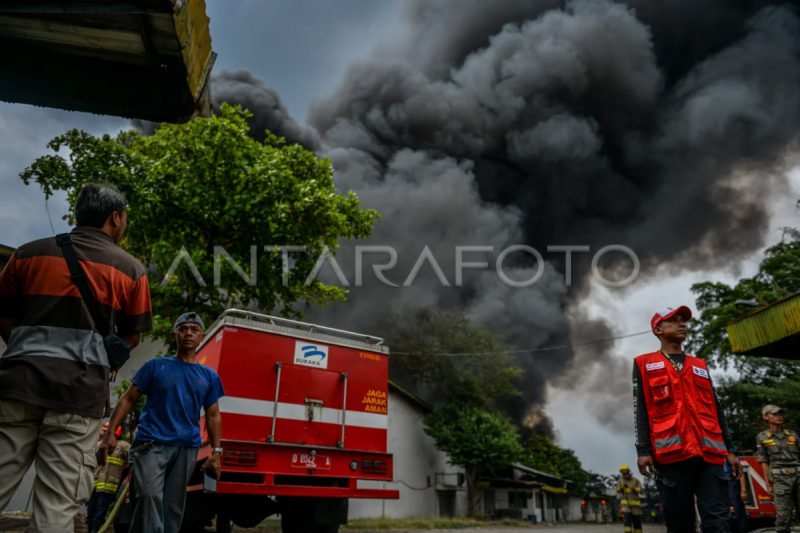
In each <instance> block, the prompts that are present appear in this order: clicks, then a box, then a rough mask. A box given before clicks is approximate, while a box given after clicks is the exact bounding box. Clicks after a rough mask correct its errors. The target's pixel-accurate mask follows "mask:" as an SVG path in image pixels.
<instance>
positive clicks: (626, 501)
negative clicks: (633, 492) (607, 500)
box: [622, 500, 642, 507]
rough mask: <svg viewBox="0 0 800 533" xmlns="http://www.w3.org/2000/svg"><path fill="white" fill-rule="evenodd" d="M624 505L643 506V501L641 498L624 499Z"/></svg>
mask: <svg viewBox="0 0 800 533" xmlns="http://www.w3.org/2000/svg"><path fill="white" fill-rule="evenodd" d="M622 505H632V506H633V507H636V506H637V505H638V506H641V505H642V502H641V501H640V500H622Z"/></svg>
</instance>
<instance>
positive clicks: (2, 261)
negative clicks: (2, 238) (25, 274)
mask: <svg viewBox="0 0 800 533" xmlns="http://www.w3.org/2000/svg"><path fill="white" fill-rule="evenodd" d="M13 254H14V248H12V247H10V246H5V245H3V244H0V271H2V270H3V267H5V266H6V263H8V260H9V259H11V256H12V255H13Z"/></svg>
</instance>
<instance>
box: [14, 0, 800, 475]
mask: <svg viewBox="0 0 800 533" xmlns="http://www.w3.org/2000/svg"><path fill="white" fill-rule="evenodd" d="M207 4H208V12H209V16H210V17H211V21H212V22H211V24H212V26H211V30H212V37H213V47H214V50H215V51H216V52H217V53H218V59H217V63H216V65H215V67H214V68H215V72H220V71H222V70H225V69H231V70H233V69H248V70H251V71H252V72H253V73H254V75H255V76H257V77H259V78H261V79H262V80H264V81H265V83H266V84H267V85H269V86H271V87H274V88H275V89H276V90H277V91H278V92H279V94H280V95H281V97H282V99H283V101H284V103H285V104H286V105H287V106H288V108H289V111H290V113H291V114H292V116H293V117H294V118H295V119H296V120H297V121H298V122H301V123H302V122H304V121H305V119H306V115H307V113H308V109H309V106H310V105H311V104H312V103H313V102H315V101H316V100H319V99H322V98H324V97H326V96H327V95H329V94H330V93H331V92H332V91H333V90H334V88H335V87H336V86H337V85H338V84H339V82H340V81H341V79H342V77H343V75H344V71H345V70H346V68H347V67H348V66H349V65H351V64H352V63H353V62H354V61H357V60H358V59H359V58H362V57H364V56H366V55H367V54H368V53H369V52H370V51H371V50H372V49H373V47H374V46H375V45H376V44H378V43H380V42H383V41H384V39H385V38H386V36H387V35H390V34H391V32H392V31H394V30H395V24H396V20H397V17H398V12H399V9H400V5H399V3H398V2H393V1H389V0H383V1H380V2H375V1H370V0H346V1H339V2H312V1H310V0H295V1H293V2H261V1H255V0H252V1H246V0H238V1H237V2H229V1H223V0H207ZM129 127H130V126H129V123H128V121H126V120H123V119H119V118H114V117H103V116H95V115H88V114H83V113H74V112H67V111H59V110H52V109H44V108H37V107H32V106H26V105H19V104H6V103H0V243H2V244H5V245H9V246H19V245H21V244H23V243H25V242H27V241H30V240H33V239H36V238H41V237H45V236H48V235H52V234H53V233H54V232H55V233H59V232H63V231H67V230H68V229H69V228H68V226H67V224H66V222H64V221H63V220H62V216H63V215H64V214H65V213H66V211H67V206H66V202H65V199H64V196H63V195H60V194H59V195H57V196H56V197H54V198H52V199H51V200H50V202H49V203H48V204H47V205H46V204H45V201H44V196H43V194H42V193H41V191H40V190H39V189H38V187H37V186H36V185H35V184H34V185H30V186H25V185H24V184H23V183H22V181H21V180H20V178H19V173H20V172H22V171H23V170H24V169H25V168H26V166H28V165H30V164H31V163H32V162H33V161H34V159H35V158H36V157H38V156H40V155H42V154H45V153H47V148H46V144H47V142H48V141H49V140H50V139H52V138H53V137H54V136H56V135H58V134H61V133H63V132H65V131H67V130H69V129H72V128H78V129H84V130H87V131H88V132H90V133H92V134H103V133H115V132H117V131H119V130H121V129H126V128H129ZM790 183H791V186H792V191H791V194H782V195H780V196H776V198H775V199H774V201H773V205H774V212H773V213H772V215H773V219H772V221H771V223H770V232H769V236H768V242H766V243H765V246H766V245H769V244H772V243H774V242H777V241H778V240H779V239H780V237H781V233H780V228H781V227H783V226H787V225H796V224H797V217H798V213H797V211H796V208H795V203H796V200H797V199H798V198H800V171H795V172H794V173H793V174H792V176H791V178H790ZM48 210H49V213H50V215H49V216H48ZM51 225H52V226H51ZM760 253H761V252H759V253H757V254H753V255H752V256H751V257H749V258H746V259H745V260H743V261H742V262H741V263H738V264H731V265H729V267H728V269H726V270H717V271H710V272H699V273H692V274H682V275H677V276H676V275H670V274H667V273H663V272H662V273H654V272H648V273H646V277H647V281H644V282H639V283H637V284H635V286H634V288H632V289H628V290H626V291H620V290H609V289H605V288H603V287H601V286H599V285H595V286H593V288H592V291H591V293H590V295H589V296H588V297H587V298H586V299H585V301H583V302H581V304H580V306H581V307H583V308H584V309H585V310H586V311H587V312H589V313H590V314H591V315H594V316H604V317H607V318H610V319H611V322H612V324H613V325H614V327H615V329H616V331H617V332H618V333H619V334H620V335H624V334H629V333H636V332H640V331H643V330H646V329H648V324H649V320H650V317H651V316H652V314H653V313H654V311H655V310H656V309H659V308H662V307H664V306H672V307H677V306H679V305H688V306H689V307H691V308H692V309H695V306H694V299H693V297H692V294H691V291H690V287H691V285H692V284H693V283H696V282H699V281H705V280H716V281H723V282H727V283H733V282H735V280H736V279H738V278H739V277H742V276H749V275H752V274H753V273H754V272H755V269H756V268H757V265H758V262H759V258H760ZM353 329H357V327H354V328H353ZM585 340H592V339H586V338H584V337H582V336H581V332H580V331H575V332H574V333H573V341H574V342H581V341H585ZM655 348H656V344H655V343H654V339H653V338H652V337H651V336H649V335H644V336H638V337H633V338H630V339H625V340H622V341H619V342H618V343H617V344H616V345H615V353H616V354H617V355H616V357H619V358H621V359H624V360H629V361H632V359H633V357H635V356H636V355H639V354H641V353H646V352H649V351H653V350H654V349H655ZM712 376H713V377H714V378H715V379H720V378H721V377H722V376H723V374H722V373H720V372H716V371H715V372H712ZM594 399H595V398H593V396H592V395H588V394H582V393H581V391H580V390H578V391H577V393H576V391H574V390H571V389H569V388H552V389H551V390H550V391H549V403H548V405H547V413H548V414H549V416H550V417H551V418H552V419H553V422H554V425H555V428H556V430H557V433H558V438H559V443H560V444H561V445H562V446H565V447H567V448H571V449H574V450H575V451H576V452H577V454H578V457H579V458H580V459H581V460H582V462H583V464H584V466H585V467H586V468H588V469H590V470H592V471H595V472H600V473H605V474H608V473H613V472H616V471H617V470H618V468H619V466H620V465H621V464H631V465H632V464H635V461H636V457H635V453H634V448H633V427H632V408H631V405H630V404H629V403H628V404H625V405H620V406H619V414H618V416H619V417H628V419H630V420H631V424H628V427H629V428H630V430H629V431H624V432H612V431H610V430H609V429H608V428H607V426H603V425H601V424H600V423H599V422H598V420H597V418H596V417H595V416H594V415H593V414H592V411H591V404H592V402H593V401H594Z"/></svg>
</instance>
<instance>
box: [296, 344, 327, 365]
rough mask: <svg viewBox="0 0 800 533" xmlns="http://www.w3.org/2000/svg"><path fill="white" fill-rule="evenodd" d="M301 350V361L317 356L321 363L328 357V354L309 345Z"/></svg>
mask: <svg viewBox="0 0 800 533" xmlns="http://www.w3.org/2000/svg"><path fill="white" fill-rule="evenodd" d="M302 349H303V359H307V358H309V357H316V356H319V357H320V361H321V360H322V359H325V358H326V357H328V354H326V353H325V352H323V351H322V350H320V349H319V348H317V347H316V346H314V345H313V344H310V345H308V346H303V348H302Z"/></svg>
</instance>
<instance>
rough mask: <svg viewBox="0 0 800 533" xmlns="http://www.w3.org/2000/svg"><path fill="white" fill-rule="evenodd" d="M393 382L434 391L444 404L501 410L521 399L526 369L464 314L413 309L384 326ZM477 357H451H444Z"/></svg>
mask: <svg viewBox="0 0 800 533" xmlns="http://www.w3.org/2000/svg"><path fill="white" fill-rule="evenodd" d="M384 330H385V332H386V333H385V337H386V339H387V344H388V345H389V346H391V347H392V351H393V352H396V353H398V355H396V356H394V357H393V358H392V368H391V370H392V372H393V378H394V379H397V380H398V381H400V382H401V383H404V384H406V385H408V384H413V385H415V387H416V388H424V389H428V390H430V391H432V392H433V394H434V396H435V397H436V398H438V399H439V400H440V401H447V402H451V403H461V404H470V405H475V406H477V407H484V408H487V409H490V410H492V409H496V408H497V407H498V405H499V403H500V402H501V401H502V400H503V399H506V398H509V397H516V396H519V394H520V392H519V388H518V385H519V380H520V378H521V376H522V370H521V369H520V367H519V364H518V363H517V361H516V360H515V359H514V357H512V356H511V355H509V354H507V353H503V352H504V351H507V350H510V348H509V347H508V346H506V345H504V344H502V343H501V342H500V340H499V337H498V336H497V335H494V334H492V333H490V332H488V331H485V330H482V329H478V328H476V327H475V326H473V325H472V323H471V322H470V320H469V318H468V317H467V316H466V315H465V314H464V312H463V311H445V310H437V309H425V308H422V309H413V310H406V311H405V312H402V313H396V314H392V315H390V316H389V318H388V320H387V321H386V323H385V325H384ZM461 353H469V354H478V355H469V356H451V355H444V354H461Z"/></svg>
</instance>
